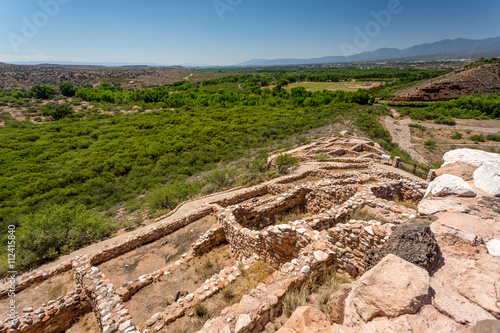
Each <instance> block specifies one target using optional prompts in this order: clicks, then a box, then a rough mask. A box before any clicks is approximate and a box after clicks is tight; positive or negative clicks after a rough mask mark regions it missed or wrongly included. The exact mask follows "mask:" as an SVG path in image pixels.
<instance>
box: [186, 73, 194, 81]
mask: <svg viewBox="0 0 500 333" xmlns="http://www.w3.org/2000/svg"><path fill="white" fill-rule="evenodd" d="M191 76H193V73H191V74H189V75H188V76H186V77H185V78H184V80H185V81H187V80H189V78H190V77H191Z"/></svg>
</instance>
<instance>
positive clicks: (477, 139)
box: [470, 134, 485, 143]
mask: <svg viewBox="0 0 500 333" xmlns="http://www.w3.org/2000/svg"><path fill="white" fill-rule="evenodd" d="M470 139H471V140H472V141H474V142H475V143H479V142H485V140H484V136H483V135H482V134H476V135H473V136H471V137H470Z"/></svg>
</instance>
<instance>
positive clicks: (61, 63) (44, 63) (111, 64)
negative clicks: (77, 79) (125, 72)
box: [11, 61, 211, 68]
mask: <svg viewBox="0 0 500 333" xmlns="http://www.w3.org/2000/svg"><path fill="white" fill-rule="evenodd" d="M11 64H13V65H30V66H41V67H44V66H45V67H54V66H63V67H72V68H78V67H85V68H87V67H104V68H108V67H121V68H141V67H144V68H150V67H185V68H196V67H209V66H211V65H206V64H205V65H202V64H191V63H186V64H181V65H165V64H153V63H132V62H88V63H85V62H74V61H24V62H22V61H21V62H11Z"/></svg>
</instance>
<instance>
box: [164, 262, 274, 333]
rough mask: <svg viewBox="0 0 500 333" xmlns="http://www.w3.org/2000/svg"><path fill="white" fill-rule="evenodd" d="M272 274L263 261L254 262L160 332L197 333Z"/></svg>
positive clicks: (270, 268)
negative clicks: (228, 283)
mask: <svg viewBox="0 0 500 333" xmlns="http://www.w3.org/2000/svg"><path fill="white" fill-rule="evenodd" d="M273 273H274V269H273V268H272V267H270V266H269V265H267V264H266V263H265V262H264V261H258V262H256V263H255V264H253V265H252V266H251V267H250V268H249V269H248V270H246V271H243V273H242V274H241V275H240V276H239V277H238V278H237V279H236V280H235V281H234V282H233V283H232V284H230V285H228V286H226V287H225V288H224V289H222V291H221V292H219V293H217V294H216V295H214V296H213V297H211V298H209V299H207V300H205V301H204V302H199V303H197V304H196V305H195V306H194V308H193V309H191V311H189V312H188V313H187V315H186V316H184V317H182V318H179V319H178V320H176V321H175V322H174V323H172V324H170V325H168V326H166V327H164V328H163V330H162V331H160V332H163V333H167V332H168V333H172V332H173V333H190V332H197V331H198V330H200V329H201V327H202V326H203V324H204V323H205V322H206V321H207V320H209V319H212V318H215V317H217V316H219V315H220V313H221V311H222V310H223V309H225V308H226V307H228V306H231V305H233V304H236V303H239V302H240V301H241V299H242V298H243V295H246V294H248V293H249V292H250V291H251V290H252V289H254V288H255V287H257V285H258V284H259V283H261V282H263V281H264V280H265V279H266V278H267V277H268V276H270V275H271V274H273Z"/></svg>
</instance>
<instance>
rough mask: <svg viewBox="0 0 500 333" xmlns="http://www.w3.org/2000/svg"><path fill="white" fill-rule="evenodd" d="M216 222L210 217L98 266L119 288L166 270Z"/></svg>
mask: <svg viewBox="0 0 500 333" xmlns="http://www.w3.org/2000/svg"><path fill="white" fill-rule="evenodd" d="M214 223H215V218H214V216H212V215H209V216H206V217H204V218H202V219H199V220H197V221H195V222H193V223H191V224H190V225H188V226H186V227H184V228H182V229H180V230H177V231H176V232H174V233H172V234H170V235H168V236H165V237H163V238H161V239H159V240H157V241H155V242H152V243H149V244H146V245H143V246H140V247H138V248H137V249H135V250H132V251H129V252H127V253H126V254H123V255H121V256H119V257H117V258H114V259H111V260H109V261H106V262H104V263H102V264H100V265H98V267H99V269H100V270H101V271H102V272H103V273H104V274H106V275H107V276H109V277H110V278H111V281H112V282H113V284H114V285H115V286H116V287H117V288H119V287H120V286H122V285H123V284H125V283H127V282H128V281H131V280H133V279H136V278H138V277H139V276H141V275H143V274H148V273H151V272H154V271H156V270H158V269H162V268H163V267H165V266H166V265H167V264H168V263H171V262H174V261H175V260H177V259H179V258H180V256H181V255H182V254H183V253H185V252H186V251H188V250H189V249H190V247H191V244H192V243H194V242H195V241H196V240H197V239H198V238H199V237H200V236H201V234H203V233H204V232H205V231H207V230H208V229H209V228H210V227H211V226H212V225H213V224H214Z"/></svg>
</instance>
